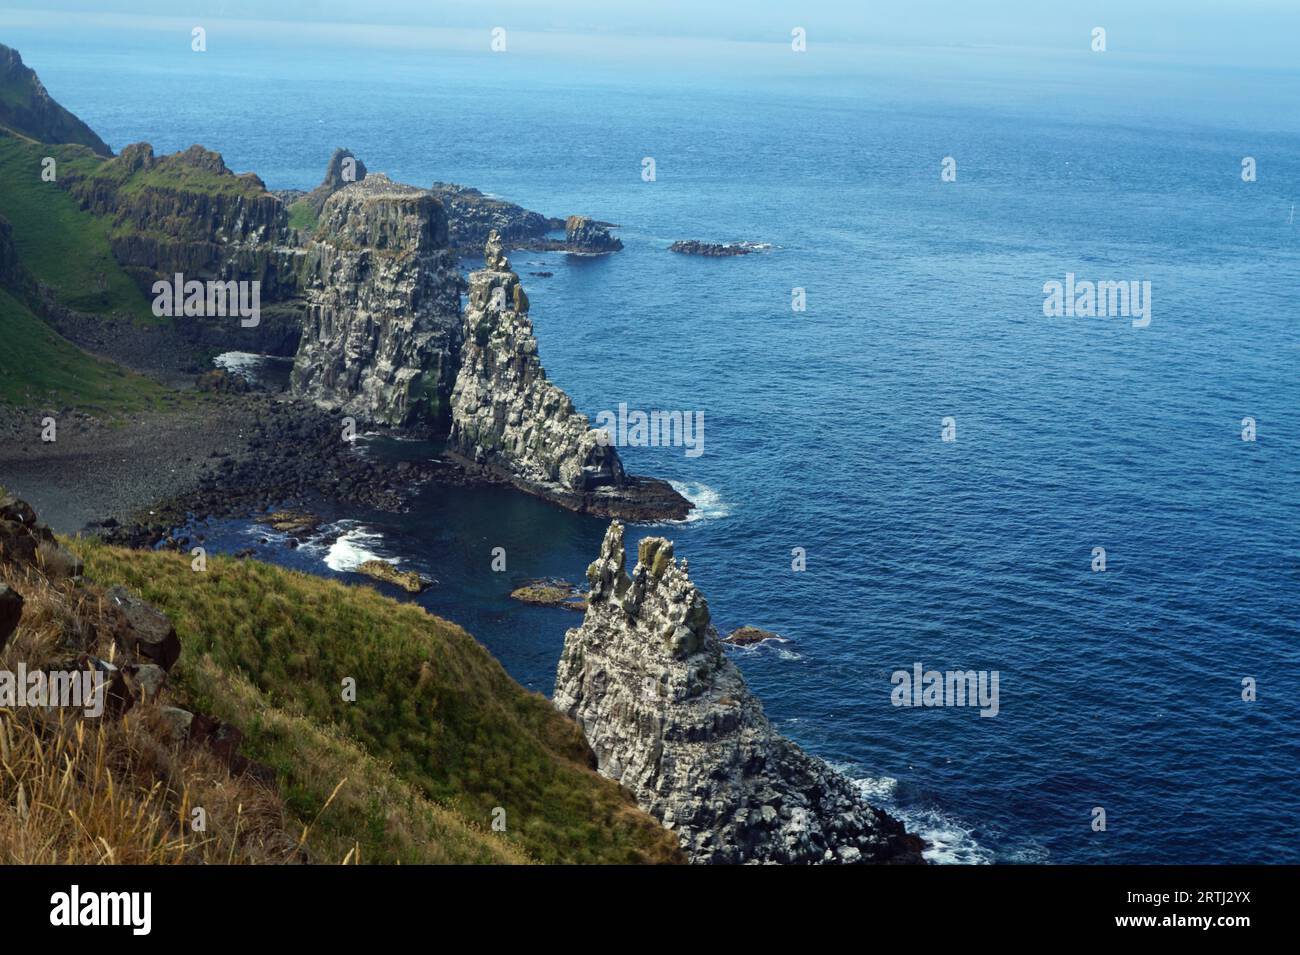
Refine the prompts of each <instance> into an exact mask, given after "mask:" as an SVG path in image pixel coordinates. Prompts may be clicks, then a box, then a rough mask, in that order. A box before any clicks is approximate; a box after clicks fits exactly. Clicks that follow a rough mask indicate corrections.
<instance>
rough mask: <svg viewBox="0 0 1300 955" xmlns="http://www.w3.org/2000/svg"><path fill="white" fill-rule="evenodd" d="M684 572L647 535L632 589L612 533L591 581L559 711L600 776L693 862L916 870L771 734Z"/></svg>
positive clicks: (558, 688)
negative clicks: (579, 734) (624, 792)
mask: <svg viewBox="0 0 1300 955" xmlns="http://www.w3.org/2000/svg"><path fill="white" fill-rule="evenodd" d="M687 571H688V569H687V565H686V561H684V560H683V561H681V562H680V563H679V562H678V561H677V560H676V559H674V557H673V545H672V544H671V543H670V542H668V541H666V540H664V539H663V538H658V537H652V538H647V539H645V540H643V541H641V544H640V548H639V552H638V555H637V564H636V567H635V568H634V569H633V571H632V574H631V576H630V577H629V576H628V574H627V571H626V557H625V553H624V542H623V527H622V525H620V524H619V523H617V522H615V523H613V524H611V526H610V528H609V530H608V532H607V533H606V534H605V539H604V542H603V544H602V545H601V551H600V557H599V558H598V559H597V560H596V561H595V562H594V563H592V564H591V566H590V567H589V568H588V569H587V582H588V584H589V585H590V594H589V596H588V608H587V615H586V618H585V619H584V620H583V623H582V625H581V626H580V627H577V628H575V629H572V630H570V631H569V632H568V634H567V635H566V637H565V642H564V651H563V653H562V655H561V657H560V665H559V670H558V673H557V674H556V679H555V697H554V702H555V705H556V706H557V707H558V708H559V709H560V710H561V712H563V713H566V714H567V715H569V716H571V717H573V718H574V719H575V720H577V721H578V724H579V725H580V726H582V728H583V731H584V733H585V734H586V736H587V741H588V742H589V743H590V744H591V748H592V749H593V750H594V751H595V753H596V759H597V766H598V768H599V770H600V772H601V773H603V774H604V775H606V776H608V777H610V778H612V779H616V780H618V781H619V782H620V783H622V785H623V786H624V787H625V788H627V789H628V790H630V791H631V792H632V793H633V795H634V796H635V797H636V800H637V802H638V804H639V805H640V806H641V808H642V809H645V810H646V811H647V812H649V813H650V814H651V815H652V816H654V817H655V818H657V819H659V820H660V821H661V822H662V823H663V824H664V825H665V826H667V827H668V828H669V829H672V830H673V831H674V832H676V833H677V835H678V837H679V839H680V841H681V845H682V848H683V849H684V850H685V852H686V854H687V856H688V857H689V858H690V860H691V861H692V862H696V863H796V864H799V863H803V864H813V863H919V862H922V861H923V860H922V858H921V851H922V849H923V848H924V846H923V844H922V842H921V840H920V839H919V838H917V837H916V836H914V835H910V834H908V833H907V832H906V830H905V829H904V827H903V825H902V823H900V822H898V821H897V820H896V819H893V818H892V817H890V816H889V815H887V814H886V813H884V812H883V811H881V810H879V809H875V808H873V807H871V806H869V805H867V804H866V802H864V801H863V799H862V797H861V795H860V794H859V793H858V792H857V790H856V789H855V787H854V786H853V784H852V783H851V782H850V781H849V780H848V779H846V778H844V777H843V776H841V775H840V774H839V773H836V772H835V771H834V770H832V769H831V768H830V767H829V766H827V765H826V764H825V763H824V762H823V761H822V760H820V759H816V758H814V757H810V756H808V755H807V754H805V753H804V752H803V751H802V750H801V749H800V748H799V747H798V746H797V745H795V744H794V743H793V742H791V741H790V740H788V739H786V738H785V737H783V736H781V735H780V734H779V733H777V732H776V731H775V730H774V729H773V728H772V726H771V724H770V723H769V722H768V720H767V717H766V716H764V715H763V708H762V705H761V704H760V703H759V701H758V700H757V699H756V698H755V697H754V695H753V694H752V693H751V692H750V691H749V689H748V687H747V686H746V685H745V680H744V677H743V676H742V675H741V673H740V671H739V670H738V669H737V667H736V665H735V664H734V663H732V662H731V660H730V659H728V658H727V656H726V653H725V651H724V650H723V647H722V643H721V641H720V640H719V638H718V633H717V630H716V629H715V628H714V626H713V624H712V623H711V622H710V618H709V607H708V604H707V603H706V602H705V599H704V596H703V595H702V594H701V593H700V592H699V591H698V590H697V589H696V588H695V586H694V584H692V583H691V580H690V577H689V575H688V572H687Z"/></svg>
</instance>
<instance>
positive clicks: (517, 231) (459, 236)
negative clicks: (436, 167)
mask: <svg viewBox="0 0 1300 955" xmlns="http://www.w3.org/2000/svg"><path fill="white" fill-rule="evenodd" d="M431 191H432V192H433V194H434V196H436V197H437V198H438V201H440V202H441V203H442V204H443V207H444V208H445V209H446V210H447V220H448V235H449V237H450V241H451V245H452V247H453V248H454V249H456V251H458V252H461V253H462V254H466V255H477V254H478V252H479V251H480V250H481V249H482V248H483V244H484V243H485V242H487V239H488V234H489V233H491V232H496V233H497V235H498V236H500V238H501V241H502V242H504V243H505V244H506V245H515V244H516V243H523V242H527V241H528V240H530V239H542V238H544V237H545V236H546V233H547V232H549V231H551V230H552V229H560V228H563V226H564V223H563V221H561V220H559V219H550V218H547V217H546V216H544V215H542V214H541V213H540V212H533V211H532V210H531V209H525V208H524V207H523V206H521V205H516V204H515V203H513V202H506V201H505V200H504V199H493V198H492V197H491V196H485V195H484V194H483V193H482V192H480V191H479V190H477V189H473V188H471V187H469V186H459V185H456V184H455V183H452V182H435V183H434V184H433V186H432V188H431Z"/></svg>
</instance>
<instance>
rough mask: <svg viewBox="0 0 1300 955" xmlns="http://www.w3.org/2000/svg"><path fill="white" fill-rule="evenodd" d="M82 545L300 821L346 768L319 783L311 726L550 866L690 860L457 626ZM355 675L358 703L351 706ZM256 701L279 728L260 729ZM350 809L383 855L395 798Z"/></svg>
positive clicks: (271, 578) (560, 720)
mask: <svg viewBox="0 0 1300 955" xmlns="http://www.w3.org/2000/svg"><path fill="white" fill-rule="evenodd" d="M72 546H73V548H74V549H75V550H77V551H78V553H79V554H80V555H81V556H82V557H83V558H84V559H85V561H86V566H87V573H88V575H89V576H90V577H91V578H92V579H93V580H95V581H97V582H100V583H104V584H108V583H115V582H121V583H124V584H126V585H127V586H128V587H130V588H132V589H134V590H136V591H138V592H139V593H140V594H141V595H142V596H143V597H144V598H145V599H146V600H149V601H150V602H152V603H154V604H156V605H157V606H158V607H159V608H161V609H162V610H164V611H165V612H166V613H167V614H168V615H169V616H170V617H171V619H172V620H173V622H174V623H175V624H176V629H177V632H178V634H179V635H180V638H181V643H182V647H183V653H182V657H181V661H180V663H179V664H178V665H177V668H176V670H175V671H174V677H175V679H176V680H177V681H178V683H179V685H180V686H181V687H182V688H183V689H184V691H185V692H186V693H188V694H189V695H190V696H191V698H193V699H194V701H195V705H197V706H198V707H199V708H200V709H203V710H204V711H206V712H213V713H215V714H217V715H218V716H222V717H223V718H229V719H231V720H232V721H234V722H236V723H237V724H238V725H240V726H241V728H242V729H244V730H245V732H246V733H247V736H246V742H245V749H246V750H247V751H248V753H249V755H251V756H253V757H254V758H256V759H261V760H263V761H265V762H268V763H270V764H271V765H273V766H275V767H276V769H277V771H278V772H280V774H281V778H282V781H283V782H284V784H285V785H287V786H288V787H289V803H290V805H291V806H295V805H296V806H299V807H300V808H301V810H302V811H303V812H307V811H308V810H309V809H311V807H319V806H320V805H322V803H323V796H328V791H327V787H328V786H330V785H333V784H334V783H336V782H337V779H336V778H335V777H336V776H337V775H338V772H340V771H342V770H343V769H344V768H345V767H346V766H347V763H348V761H347V759H346V758H343V757H342V756H340V755H338V754H337V753H336V755H335V756H334V757H332V759H333V762H330V763H329V765H331V766H334V765H336V764H337V768H336V769H335V770H334V771H333V772H330V771H322V770H321V769H319V767H316V768H313V767H314V762H315V761H318V760H323V759H325V758H326V754H325V752H324V751H325V749H326V747H317V748H316V749H313V746H315V744H314V743H313V744H311V745H309V744H308V742H306V741H305V738H300V737H301V734H300V732H299V729H295V726H296V727H299V728H301V727H305V726H311V727H317V728H319V729H321V730H322V731H324V732H327V733H328V734H329V735H330V736H331V738H333V739H336V740H338V741H340V745H343V746H344V747H345V750H344V751H343V752H349V751H351V750H347V749H346V748H347V747H353V748H354V749H355V750H356V751H364V753H365V754H367V756H368V758H370V759H371V760H375V761H378V764H380V765H383V766H387V767H391V771H392V772H393V774H395V775H396V776H397V777H398V778H399V779H400V780H401V781H402V782H403V783H404V784H406V785H408V786H409V787H410V788H411V791H412V792H413V793H414V794H416V795H418V797H419V798H420V799H422V800H428V801H431V802H432V803H434V804H436V805H438V806H442V807H444V808H446V809H447V810H448V811H450V812H453V813H455V814H456V815H457V816H458V817H459V818H461V819H463V820H465V821H466V822H467V824H468V825H469V826H470V827H477V828H481V829H482V830H487V829H489V828H490V823H491V820H492V817H493V810H494V809H495V808H496V807H501V808H502V809H504V810H505V814H506V816H505V818H506V825H507V832H506V837H507V839H508V840H509V842H510V843H511V845H512V846H513V847H514V848H515V850H516V851H520V852H525V853H527V855H528V856H529V857H531V858H534V859H536V860H538V861H542V862H615V863H628V862H665V861H674V862H676V861H681V859H682V857H681V854H680V852H679V850H678V847H677V843H676V839H675V837H673V836H672V835H671V833H669V832H668V831H667V830H665V829H663V828H662V827H661V826H659V825H658V824H657V823H656V822H655V821H654V820H653V819H651V818H650V817H649V816H647V815H645V814H643V813H641V812H640V811H639V810H637V809H636V807H635V805H634V804H633V802H632V800H631V797H630V796H629V795H628V794H627V793H626V792H625V791H624V790H622V789H621V788H619V787H618V786H617V785H616V784H615V783H613V782H611V781H610V780H607V779H605V778H603V777H601V776H600V775H598V774H597V773H596V772H595V771H594V770H593V769H592V768H591V761H592V758H591V752H590V749H589V748H588V747H587V745H586V742H585V740H584V739H583V738H582V733H581V730H580V729H579V728H578V726H577V725H576V724H575V723H573V722H572V721H570V720H568V719H566V718H565V717H563V716H562V715H561V714H559V713H558V712H556V710H555V709H554V707H552V706H551V704H550V703H549V702H548V701H547V700H546V699H545V698H544V697H542V696H540V695H539V694H536V693H530V692H528V691H526V690H524V689H523V688H522V687H520V686H519V685H518V684H517V683H515V682H514V681H513V680H511V679H510V677H509V676H508V675H507V674H506V672H505V670H503V669H502V667H501V665H500V664H499V663H497V661H496V660H495V659H493V658H492V656H491V655H490V654H489V653H488V652H487V651H486V650H485V649H483V647H482V646H480V645H479V644H478V643H477V642H476V641H475V640H474V639H473V638H472V637H471V636H470V635H469V634H467V633H466V632H465V631H464V630H462V629H461V628H459V627H457V626H455V625H454V624H452V623H449V622H447V621H445V620H442V619H440V618H437V617H434V616H431V615H429V614H427V613H426V612H425V611H424V610H423V609H421V608H420V607H418V606H417V605H415V604H410V603H402V602H398V601H395V600H392V599H390V598H387V597H384V596H382V595H380V594H379V593H378V592H376V591H374V590H372V589H370V588H369V587H364V586H362V587H348V586H345V585H343V584H340V583H338V582H336V581H327V580H323V579H321V578H317V577H312V576H310V575H306V574H300V573H296V572H293V571H288V570H284V569H282V568H277V567H273V566H270V565H267V564H260V563H256V562H252V561H236V560H233V559H228V558H221V557H210V558H209V560H208V570H207V571H206V572H203V573H196V572H194V571H193V570H191V569H190V559H191V558H190V557H189V556H187V555H178V554H169V553H155V552H140V551H126V550H120V549H116V548H111V547H107V546H105V545H103V544H99V543H97V542H92V541H88V540H77V541H74V542H72ZM346 677H351V678H353V679H355V681H356V701H355V702H347V701H345V700H344V699H343V698H342V693H341V687H342V681H343V680H344V678H346ZM232 686H235V687H241V686H242V687H244V688H245V689H243V690H242V691H241V692H239V693H236V692H232V689H231V687H232ZM245 697H251V698H252V699H254V700H256V701H260V703H259V704H258V705H259V706H262V707H265V708H267V709H268V711H273V712H274V713H276V714H280V715H281V717H282V718H279V717H277V719H276V720H275V721H269V720H268V719H264V718H263V717H262V715H261V711H260V710H259V709H258V706H253V705H250V703H249V702H248V700H247V699H245ZM286 720H287V722H286ZM317 749H319V752H317ZM313 753H316V755H314V756H313ZM322 794H323V795H322ZM353 810H354V813H355V814H357V816H358V818H362V819H365V818H369V822H367V823H366V826H365V828H366V829H367V830H373V832H374V835H373V837H372V838H370V840H369V846H370V848H369V849H368V850H365V851H369V852H371V853H372V854H373V853H374V852H377V851H378V852H381V853H382V852H383V851H384V850H383V846H384V845H385V844H386V843H385V839H386V838H387V837H386V836H385V835H384V831H385V826H384V812H385V809H384V802H383V800H382V799H381V800H379V801H378V802H376V803H374V805H373V807H372V808H369V809H367V808H366V805H365V804H364V800H363V801H362V803H361V804H354V806H353ZM313 811H314V810H313ZM328 816H329V814H328V813H326V814H325V815H324V816H323V817H322V819H321V821H320V822H319V823H318V824H317V825H328V823H327V822H326V820H327V818H328ZM356 822H357V819H353V820H352V824H350V827H349V828H348V829H347V830H346V831H345V832H341V833H338V834H337V835H338V838H339V839H340V840H345V839H346V838H350V837H351V835H352V834H353V833H355V828H356V826H355V823H356ZM416 841H418V840H416Z"/></svg>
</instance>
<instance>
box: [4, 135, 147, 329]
mask: <svg viewBox="0 0 1300 955" xmlns="http://www.w3.org/2000/svg"><path fill="white" fill-rule="evenodd" d="M46 156H50V157H53V158H54V159H55V160H56V162H57V164H58V165H57V167H56V168H57V171H58V172H59V174H60V175H62V174H65V173H66V172H67V171H70V170H72V169H74V168H79V169H81V170H88V169H92V168H95V167H97V166H98V165H100V164H101V163H103V162H104V160H102V159H100V158H99V157H98V156H95V155H94V154H93V153H91V152H90V150H88V149H85V148H83V147H78V146H50V145H44V144H40V143H33V142H31V141H30V140H25V139H20V138H18V137H16V136H13V135H9V134H0V182H4V184H5V185H4V189H2V190H0V215H3V216H4V217H5V218H7V219H8V220H9V222H10V223H11V224H12V226H13V235H14V245H15V246H16V247H17V250H18V256H19V258H20V259H21V260H22V262H23V264H24V265H25V266H26V267H27V270H28V271H29V272H31V273H32V274H33V275H34V276H36V278H37V279H39V280H40V281H42V282H44V283H46V284H47V285H49V286H51V287H52V288H53V289H54V290H55V294H56V296H57V298H58V299H59V301H60V302H62V303H63V304H64V305H67V306H68V307H70V308H74V309H76V310H78V311H81V312H87V313H90V314H92V315H105V316H108V315H116V316H122V317H129V318H132V319H136V320H138V321H142V322H157V321H158V319H157V318H155V317H154V315H153V312H152V310H151V309H150V307H149V302H148V300H147V299H146V298H145V295H144V293H143V292H141V291H140V289H139V288H138V287H136V285H135V284H134V283H133V282H132V281H131V279H130V278H129V277H128V276H127V274H126V273H125V272H124V271H122V268H121V266H119V265H118V264H117V261H116V260H115V259H114V258H113V253H112V252H111V251H110V249H109V245H108V228H109V223H108V222H107V221H106V220H104V219H100V218H98V217H96V216H93V215H91V214H90V213H88V212H83V211H81V210H80V209H79V208H78V207H77V202H76V200H75V199H73V198H72V196H70V195H68V193H66V192H65V191H64V190H63V189H61V188H59V185H58V184H57V183H53V182H42V181H41V161H42V159H43V158H44V157H46Z"/></svg>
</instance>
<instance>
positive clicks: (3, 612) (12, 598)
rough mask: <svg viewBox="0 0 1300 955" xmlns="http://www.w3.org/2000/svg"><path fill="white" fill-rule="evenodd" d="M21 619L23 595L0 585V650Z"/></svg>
mask: <svg viewBox="0 0 1300 955" xmlns="http://www.w3.org/2000/svg"><path fill="white" fill-rule="evenodd" d="M22 618H23V595H22V594H20V593H19V592H18V591H16V590H14V589H13V588H12V587H10V586H9V585H8V584H0V650H3V649H4V648H5V644H6V643H8V642H9V636H10V634H12V633H13V632H14V631H15V630H17V629H18V621H20V620H22Z"/></svg>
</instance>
